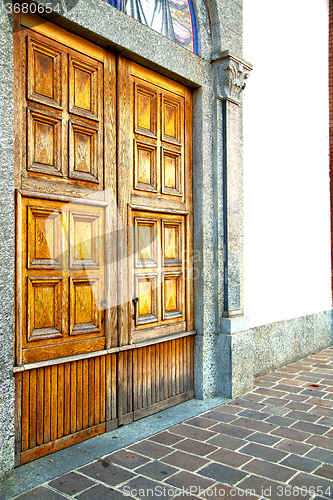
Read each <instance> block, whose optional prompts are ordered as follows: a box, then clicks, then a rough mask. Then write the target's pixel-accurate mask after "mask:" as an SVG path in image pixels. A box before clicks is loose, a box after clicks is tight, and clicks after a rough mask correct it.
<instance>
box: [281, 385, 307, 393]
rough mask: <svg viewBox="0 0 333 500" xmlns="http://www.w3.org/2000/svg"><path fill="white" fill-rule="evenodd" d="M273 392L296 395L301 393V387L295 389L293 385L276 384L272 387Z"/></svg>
mask: <svg viewBox="0 0 333 500" xmlns="http://www.w3.org/2000/svg"><path fill="white" fill-rule="evenodd" d="M274 390H275V391H283V392H293V393H296V394H298V393H299V392H301V391H302V387H295V386H293V385H284V384H278V385H276V386H274Z"/></svg>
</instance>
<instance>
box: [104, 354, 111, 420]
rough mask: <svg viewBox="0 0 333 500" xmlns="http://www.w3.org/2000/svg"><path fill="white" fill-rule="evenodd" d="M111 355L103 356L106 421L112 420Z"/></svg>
mask: <svg viewBox="0 0 333 500" xmlns="http://www.w3.org/2000/svg"><path fill="white" fill-rule="evenodd" d="M111 359H112V354H107V355H106V356H105V398H106V421H108V420H111V419H112V362H111Z"/></svg>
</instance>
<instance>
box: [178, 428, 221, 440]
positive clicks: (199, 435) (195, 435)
mask: <svg viewBox="0 0 333 500" xmlns="http://www.w3.org/2000/svg"><path fill="white" fill-rule="evenodd" d="M172 432H173V433H174V434H179V435H180V436H184V437H189V438H192V439H197V440H198V441H207V439H209V438H211V437H214V436H215V434H216V432H212V431H207V430H206V429H199V428H198V427H194V426H193V425H187V424H178V425H175V426H174V427H173V428H172Z"/></svg>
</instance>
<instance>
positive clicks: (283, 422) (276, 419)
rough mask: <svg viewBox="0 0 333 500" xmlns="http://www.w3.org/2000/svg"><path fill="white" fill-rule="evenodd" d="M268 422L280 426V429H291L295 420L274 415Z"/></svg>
mask: <svg viewBox="0 0 333 500" xmlns="http://www.w3.org/2000/svg"><path fill="white" fill-rule="evenodd" d="M266 422H270V423H271V424H274V425H278V426H279V427H289V426H290V425H293V424H294V423H295V420H294V419H293V418H288V417H282V416H281V415H272V416H271V417H269V418H268V419H267V420H266Z"/></svg>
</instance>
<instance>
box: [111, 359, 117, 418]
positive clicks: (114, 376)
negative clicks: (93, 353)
mask: <svg viewBox="0 0 333 500" xmlns="http://www.w3.org/2000/svg"><path fill="white" fill-rule="evenodd" d="M111 370H112V371H111V374H112V378H111V392H112V401H111V416H112V419H114V418H117V415H118V413H117V354H111Z"/></svg>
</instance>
